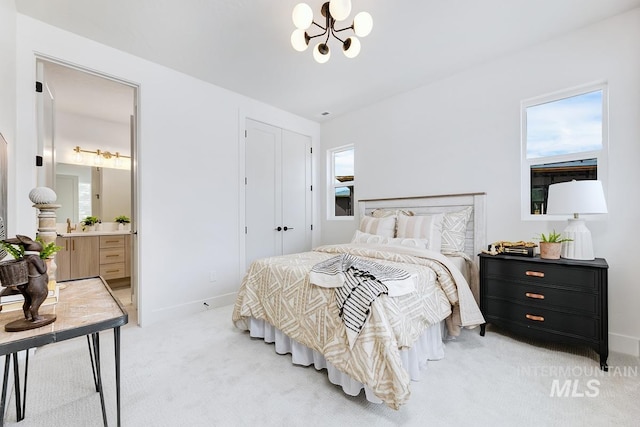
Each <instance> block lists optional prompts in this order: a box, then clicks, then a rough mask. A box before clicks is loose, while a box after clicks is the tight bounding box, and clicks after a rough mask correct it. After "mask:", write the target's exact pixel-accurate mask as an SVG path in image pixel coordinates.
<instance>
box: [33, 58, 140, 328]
mask: <svg viewBox="0 0 640 427" xmlns="http://www.w3.org/2000/svg"><path fill="white" fill-rule="evenodd" d="M36 70H37V82H38V83H37V84H36V87H37V89H38V95H37V97H36V100H37V105H36V109H37V115H38V117H37V123H38V153H39V154H41V156H42V159H43V165H42V167H41V168H38V169H39V170H38V185H42V186H47V187H51V188H53V189H54V190H55V191H56V193H57V194H58V200H57V203H58V204H61V205H62V207H61V208H59V209H58V215H57V220H56V224H57V231H58V235H59V239H60V238H65V237H67V238H71V237H73V238H78V237H92V238H98V237H100V236H101V234H102V235H106V234H107V233H108V235H111V236H113V235H114V233H115V234H118V235H119V234H122V256H121V258H120V259H119V263H118V264H117V265H116V264H115V263H114V264H113V265H109V263H110V262H111V260H113V253H114V251H115V249H114V248H113V247H106V246H105V248H104V249H105V251H107V250H108V251H109V252H110V257H109V260H106V259H105V257H102V258H103V259H102V260H101V261H100V265H99V269H98V270H97V271H98V273H97V274H100V275H101V276H102V277H103V278H104V279H105V280H107V282H108V283H109V285H110V286H111V287H112V289H113V290H114V292H115V293H116V295H117V296H118V298H119V299H120V300H121V301H122V303H123V304H124V305H130V307H128V308H129V311H130V315H131V314H132V313H131V311H134V312H135V313H137V308H138V295H139V292H138V280H137V268H136V266H137V263H136V259H137V256H136V255H137V238H136V237H137V234H136V230H137V226H136V224H137V217H138V216H137V214H136V213H137V204H136V203H137V197H136V194H137V191H136V186H137V169H136V164H137V159H136V153H137V117H138V111H137V105H138V102H137V97H138V87H137V86H136V85H134V84H131V83H129V82H125V81H122V80H119V79H117V78H113V77H110V76H106V75H102V74H97V73H95V72H92V71H88V70H83V69H80V68H77V67H74V66H70V65H67V64H63V63H61V62H58V61H54V60H50V59H48V58H37V59H36ZM88 216H94V217H97V218H99V219H100V221H101V223H100V226H99V228H98V230H96V232H95V233H92V235H91V236H89V235H88V234H80V231H81V230H82V221H83V219H85V218H86V217H88ZM116 217H126V218H128V219H129V221H130V222H129V223H128V224H127V226H126V229H125V230H121V229H120V227H119V224H118V222H116ZM67 222H68V223H70V226H71V227H70V228H75V230H72V231H71V233H69V229H68V228H67ZM102 240H105V239H102ZM105 245H106V243H105ZM111 245H113V244H112V243H111ZM59 246H60V244H59ZM101 250H102V248H101V247H99V248H98V251H101ZM98 256H99V257H100V256H101V253H100V252H99V253H98ZM65 258H66V257H65ZM70 262H73V258H72V259H71V261H70ZM102 263H104V264H105V265H104V266H103V265H102ZM120 264H122V265H120ZM116 271H117V273H116ZM97 274H95V275H97ZM73 278H74V277H71V279H73ZM131 309H133V310H131Z"/></svg>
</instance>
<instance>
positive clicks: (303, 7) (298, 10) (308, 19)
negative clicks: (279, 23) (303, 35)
mask: <svg viewBox="0 0 640 427" xmlns="http://www.w3.org/2000/svg"><path fill="white" fill-rule="evenodd" d="M291 19H292V20H293V25H295V26H296V28H299V29H302V30H306V29H307V28H309V27H310V26H311V23H312V22H313V10H311V6H309V5H308V4H306V3H298V4H297V5H296V6H295V7H294V8H293V13H292V14H291Z"/></svg>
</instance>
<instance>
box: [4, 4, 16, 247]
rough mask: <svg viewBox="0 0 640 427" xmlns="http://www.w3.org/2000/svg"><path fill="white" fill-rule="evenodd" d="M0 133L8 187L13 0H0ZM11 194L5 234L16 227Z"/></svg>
mask: <svg viewBox="0 0 640 427" xmlns="http://www.w3.org/2000/svg"><path fill="white" fill-rule="evenodd" d="M0 133H2V135H3V136H4V138H5V139H6V140H7V143H8V144H7V155H8V156H7V157H8V159H7V160H8V162H7V163H8V165H7V166H8V170H7V171H6V173H7V181H8V189H9V188H11V187H12V185H13V183H14V182H15V167H14V165H15V162H14V161H13V159H14V153H15V142H16V137H15V135H16V5H15V2H14V0H0ZM12 197H13V194H11V191H9V194H8V200H7V204H8V206H7V216H8V221H7V218H4V220H5V221H7V235H8V236H9V235H13V231H14V230H15V221H14V219H15V210H14V209H13V202H12V199H11V198H12Z"/></svg>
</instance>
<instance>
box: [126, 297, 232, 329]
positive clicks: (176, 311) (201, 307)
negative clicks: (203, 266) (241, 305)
mask: <svg viewBox="0 0 640 427" xmlns="http://www.w3.org/2000/svg"><path fill="white" fill-rule="evenodd" d="M237 295H238V293H237V292H231V293H228V294H224V295H219V296H216V297H212V298H207V299H205V300H198V301H190V302H188V303H185V304H180V305H177V306H170V307H165V308H162V309H160V310H154V311H153V312H151V313H148V314H146V315H145V317H144V319H140V318H138V323H139V326H147V325H151V324H153V323H156V322H161V321H165V320H172V319H173V320H175V319H177V318H179V317H181V316H188V315H191V314H195V313H198V312H201V311H205V310H209V309H212V308H217V307H224V306H226V305H231V304H233V303H234V302H235V300H236V296H237ZM141 320H142V321H141ZM143 322H144V323H143Z"/></svg>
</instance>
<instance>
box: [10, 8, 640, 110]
mask: <svg viewBox="0 0 640 427" xmlns="http://www.w3.org/2000/svg"><path fill="white" fill-rule="evenodd" d="M298 2H299V0H277V1H274V0H217V1H216V0H209V1H205V0H136V1H130V0H109V1H104V0H16V6H17V9H18V11H19V12H20V13H23V14H25V15H30V16H32V17H34V18H36V19H39V20H41V21H44V22H47V23H50V24H52V25H55V26H58V27H61V28H63V29H66V30H68V31H71V32H74V33H77V34H79V35H82V36H84V37H87V38H90V39H93V40H96V41H98V42H101V43H103V44H106V45H109V46H112V47H115V48H117V49H120V50H123V51H126V52H129V53H132V54H134V55H136V56H139V57H142V58H145V59H148V60H151V61H153V62H156V63H159V64H163V65H165V66H168V67H171V68H173V69H176V70H179V71H182V72H184V73H187V74H190V75H192V76H195V77H197V78H200V79H202V80H205V81H209V82H211V83H213V84H215V85H218V86H221V87H224V88H227V89H230V90H232V91H234V92H237V93H240V94H243V95H246V96H249V97H251V98H254V99H257V100H260V101H263V102H265V103H268V104H270V105H274V106H276V107H279V108H281V109H283V110H286V111H290V112H292V113H295V114H298V115H300V116H303V117H307V118H309V119H311V120H314V121H319V122H321V121H323V120H326V119H330V118H332V117H335V116H337V115H340V114H343V113H345V112H348V111H351V110H354V109H358V108H361V107H364V106H366V105H369V104H372V103H375V102H377V101H380V100H382V99H384V98H388V97H391V96H393V95H396V94H398V93H401V92H405V91H408V90H411V89H413V88H416V87H419V86H423V85H426V84H429V83H430V82H433V81H435V80H438V79H442V78H445V77H447V76H449V75H452V74H454V73H457V72H460V71H462V70H464V69H466V68H469V67H472V66H474V65H477V64H480V63H483V62H487V61H490V60H492V59H495V58H498V57H500V56H503V55H507V54H509V53H511V52H514V51H517V50H519V49H522V48H524V47H526V46H530V45H533V44H536V43H540V42H542V41H544V40H547V39H549V38H552V37H554V36H558V35H561V34H563V33H566V32H569V31H572V30H574V29H576V28H579V27H582V26H585V25H588V24H591V23H594V22H597V21H599V20H602V19H605V18H607V17H610V16H613V15H616V14H618V13H621V12H624V11H627V10H630V9H633V8H635V7H639V6H640V0H404V1H391V0H352V3H353V13H352V15H351V17H353V15H354V14H355V13H357V12H359V11H362V10H365V11H367V12H369V13H370V14H371V15H372V17H373V21H374V26H373V31H372V33H371V34H370V35H369V36H368V37H366V38H364V39H362V51H361V53H360V55H359V56H358V57H357V58H355V59H347V58H346V57H345V56H344V55H343V54H342V53H341V51H340V46H339V44H338V43H332V42H330V47H331V49H332V57H331V59H330V60H329V62H327V63H326V64H317V63H316V62H315V61H314V60H313V58H312V54H311V49H308V50H307V51H306V52H302V53H300V52H296V51H295V50H293V48H292V47H291V44H290V42H289V38H290V35H291V32H292V31H293V30H294V26H293V23H292V21H291V11H292V9H293V7H294V6H295V4H297V3H298ZM307 3H308V4H309V5H311V7H312V8H313V10H314V19H315V20H316V22H319V23H320V22H322V21H320V20H319V19H318V18H319V17H320V7H321V5H322V3H323V2H322V1H320V0H307ZM325 111H328V112H330V113H331V114H330V115H329V116H326V117H324V116H322V115H321V113H322V112H325Z"/></svg>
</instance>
